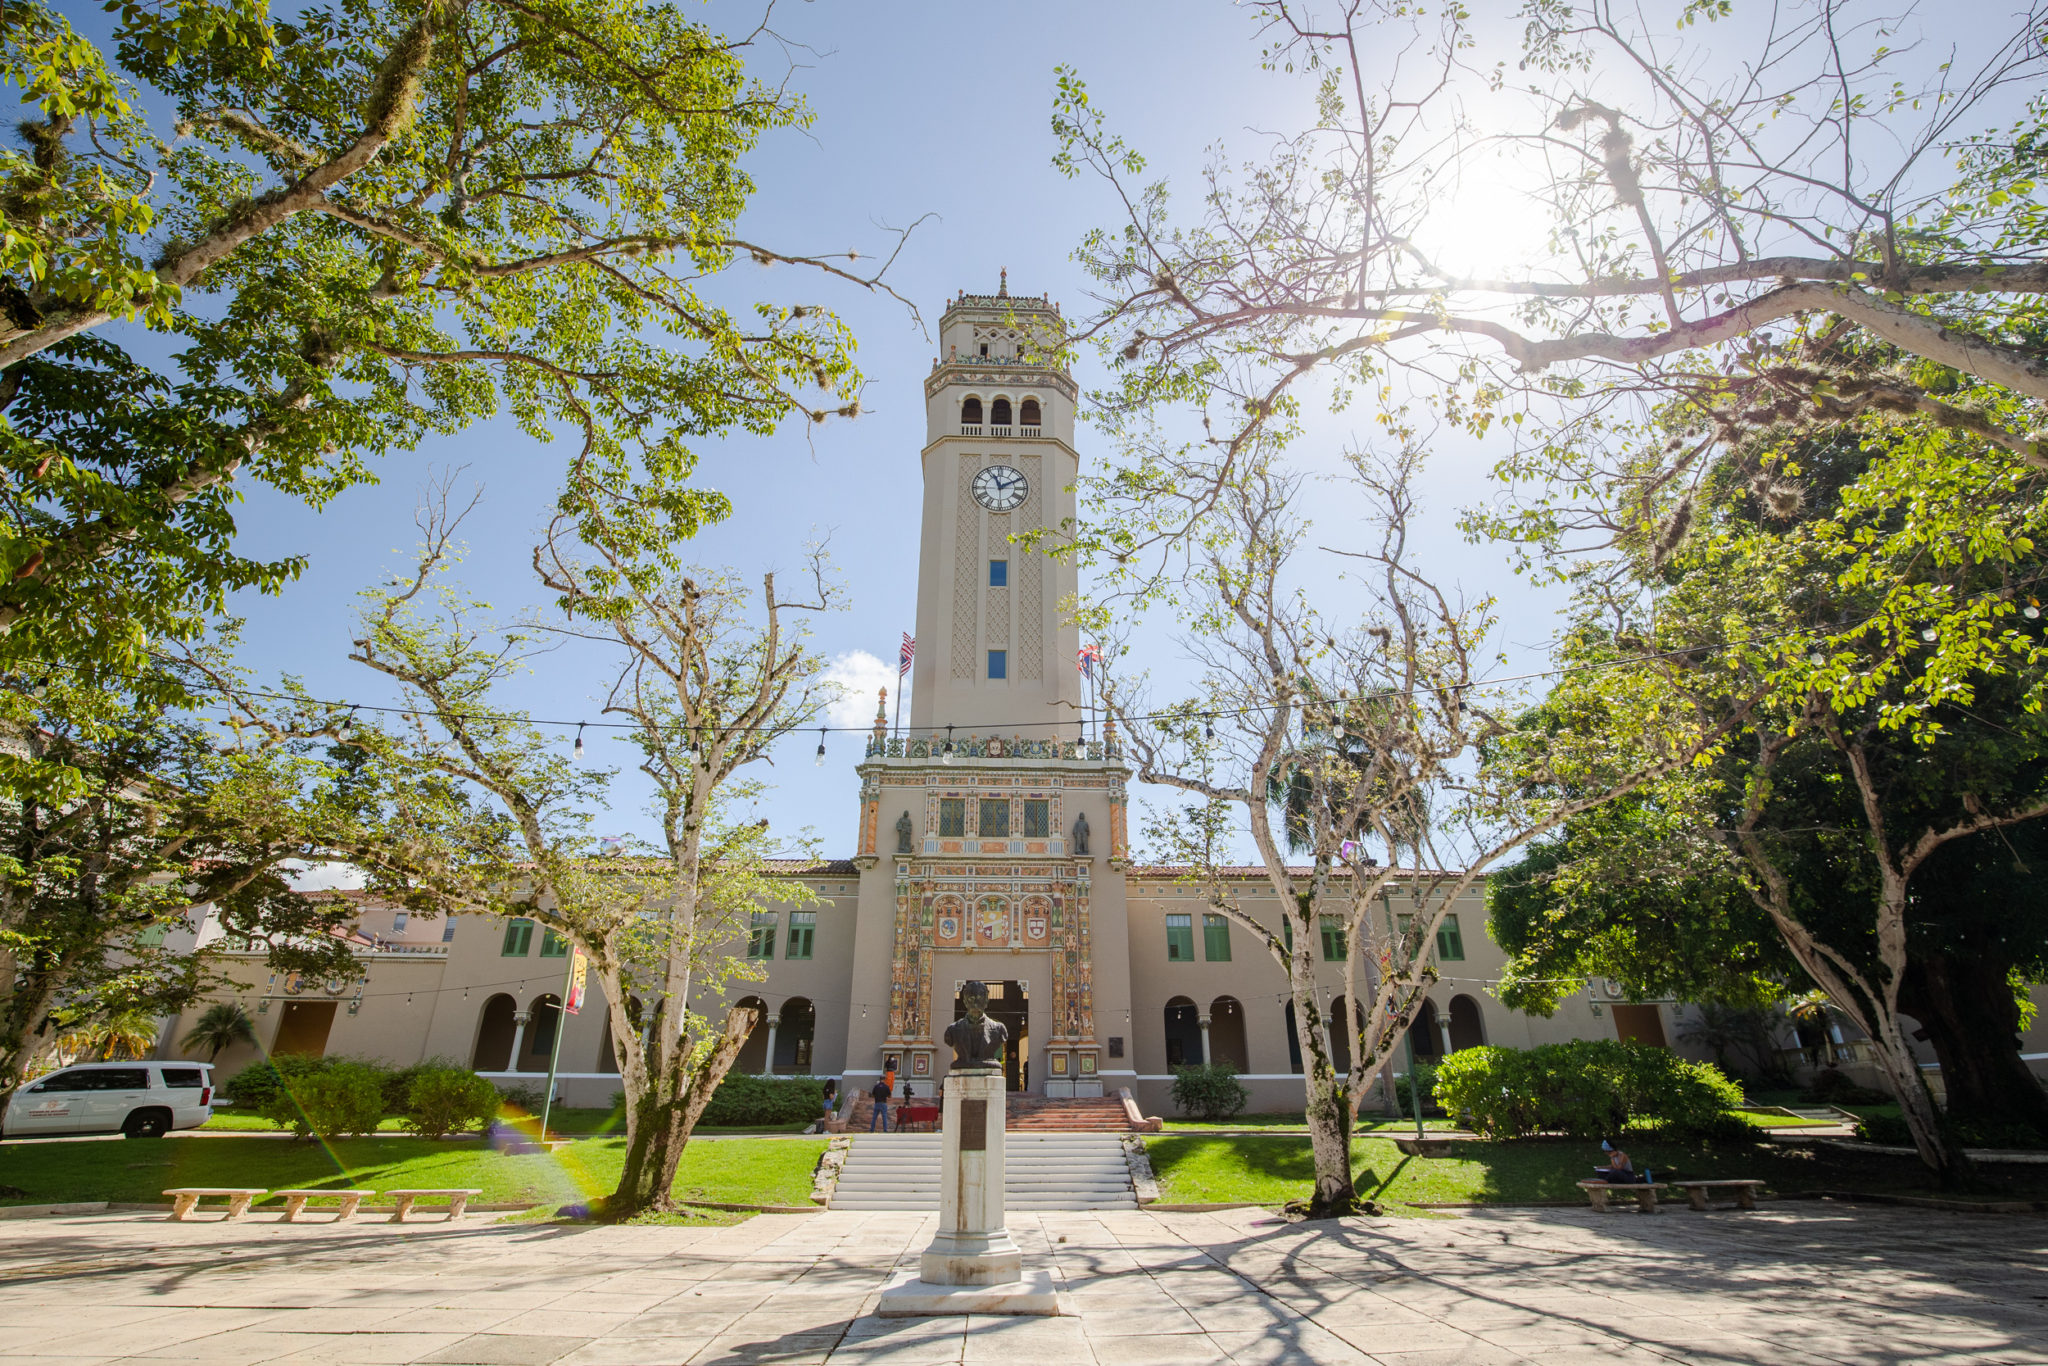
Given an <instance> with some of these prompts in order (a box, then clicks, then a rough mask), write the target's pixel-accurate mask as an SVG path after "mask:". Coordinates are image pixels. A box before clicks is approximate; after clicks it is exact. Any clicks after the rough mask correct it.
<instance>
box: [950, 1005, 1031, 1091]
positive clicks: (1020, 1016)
mask: <svg viewBox="0 0 2048 1366" xmlns="http://www.w3.org/2000/svg"><path fill="white" fill-rule="evenodd" d="M987 986H988V1017H989V1018H990V1019H991V1020H999V1021H1001V1022H1002V1024H1003V1025H1004V1027H1005V1028H1007V1029H1008V1030H1009V1031H1010V1042H1009V1045H1008V1046H1007V1047H1005V1048H1004V1049H1003V1083H1004V1089H1005V1090H1009V1091H1028V1090H1030V1089H1031V1033H1030V1022H1031V1012H1030V1010H1029V1009H1028V1006H1029V1002H1028V1001H1027V1000H1026V999H1025V992H1024V984H1023V983H1022V982H989V983H987ZM953 1018H954V1019H956V1020H964V1019H966V1018H967V1003H966V1002H964V1001H962V1000H961V999H960V993H959V992H957V991H956V992H954V993H953Z"/></svg>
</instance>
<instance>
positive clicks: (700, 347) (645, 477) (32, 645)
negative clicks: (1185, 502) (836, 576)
mask: <svg viewBox="0 0 2048 1366" xmlns="http://www.w3.org/2000/svg"><path fill="white" fill-rule="evenodd" d="M112 9H113V12H114V14H115V16H116V18H115V23H114V33H113V39H112V44H111V55H110V53H109V52H104V51H102V50H101V49H100V48H99V47H98V46H96V45H95V44H94V43H92V42H90V41H88V40H87V39H85V38H84V37H82V36H81V35H79V34H78V33H77V32H76V31H74V30H73V29H72V27H71V25H70V24H69V22H68V21H67V20H66V19H65V17H64V16H63V15H62V14H60V13H58V12H56V11H54V10H52V9H50V8H49V7H48V6H47V5H45V4H42V3H38V0H27V2H26V3H22V4H10V5H8V6H7V7H6V9H5V11H4V13H0V75H4V77H5V78H6V80H7V82H8V83H9V84H12V85H17V86H19V87H20V88H21V89H22V90H23V91H24V92H26V98H27V100H28V102H29V103H31V104H32V105H33V106H34V108H33V110H32V111H31V114H30V117H29V119H28V121H27V122H25V123H23V124H22V125H21V126H20V130H19V136H20V139H21V145H20V147H19V149H7V150H5V151H4V152H0V215H4V220H5V227H6V231H5V233H4V234H0V417H4V419H5V421H4V423H0V468H4V472H5V473H6V475H7V478H6V479H4V480H0V522H4V526H5V531H6V538H7V539H6V544H5V545H4V548H0V571H4V576H5V580H6V586H5V587H4V589H0V666H6V667H22V666H25V665H26V664H30V663H32V664H34V665H35V666H37V667H48V666H49V665H51V664H53V663H58V662H63V663H67V664H72V665H77V666H91V667H95V668H107V669H111V670H114V671H116V672H125V673H127V674H129V675H136V676H140V675H144V674H146V673H147V668H146V661H147V654H148V650H149V649H150V648H151V643H150V642H151V640H152V638H154V639H157V640H159V641H160V640H161V639H162V638H163V637H164V636H172V637H176V638H190V637H191V636H193V635H194V634H195V633H196V632H197V631H198V630H199V629H200V622H201V620H202V618H203V617H204V616H205V615H206V613H207V612H208V611H209V610H217V609H218V604H219V598H220V596H221V594H223V593H225V592H227V591H230V590H232V589H235V588H239V587H244V586H250V585H255V586H261V587H263V588H266V589H271V590H274V589H275V588H276V587H277V586H278V585H279V584H280V583H281V582H282V581H283V580H285V579H287V578H289V577H290V576H291V574H293V573H294V572H296V569H297V566H298V561H297V560H295V559H291V558H287V559H284V560H280V561H278V562H275V563H271V564H253V563H250V562H247V561H242V560H237V559H234V558H233V557H232V556H227V555H224V553H223V552H224V550H225V548H226V546H227V545H228V544H229V543H230V542H231V540H232V534H233V530H234V518H233V504H234V502H235V500H236V498H237V497H238V496H239V492H238V489H239V486H240V485H242V484H246V482H247V481H248V480H250V479H254V480H257V481H259V482H262V483H265V484H268V485H270V486H272V487H275V488H277V489H279V490H280V491H282V492H284V493H286V494H289V495H291V496H294V497H298V498H303V499H305V500H306V501H308V502H310V503H312V504H314V505H315V506H318V505H320V504H321V503H323V502H325V501H326V500H327V499H329V498H331V497H333V496H335V495H336V494H337V493H339V492H341V491H342V490H344V489H346V488H347V487H349V486H350V485H352V484H355V483H359V482H362V481H363V480H365V479H368V478H371V477H372V474H371V465H370V461H371V460H372V459H374V458H375V457H377V456H379V455H382V454H387V453H390V452H393V451H402V450H407V449H411V448H413V447H415V446H417V445H418V444H420V443H421V442H422V441H424V440H426V439H428V438H430V437H431V436H433V435H435V434H445V433H448V432H452V431H455V430H458V429H460V428H462V427H465V426H467V425H468V424H470V423H472V422H475V421H477V420H479V419H480V418H483V417H486V416H488V415H490V414H492V413H494V412H497V411H499V410H501V409H502V410H504V411H508V412H509V413H510V414H511V415H512V416H513V417H515V418H516V419H517V420H518V421H519V423H520V424H521V426H522V428H523V429H524V430H525V431H526V432H528V433H529V434H530V435H532V436H533V437H534V438H535V439H537V440H552V439H553V438H554V437H555V436H556V435H557V434H558V433H559V432H562V431H567V432H569V433H570V434H572V440H573V443H574V446H575V447H576V449H577V450H578V451H579V453H580V457H581V458H582V459H583V460H584V461H586V462H587V463H589V464H591V465H593V466H597V467H601V468H602V469H604V470H605V471H607V472H608V473H609V475H610V476H611V477H613V478H614V479H615V480H617V481H620V482H630V481H631V479H633V478H635V477H637V478H639V479H640V480H642V482H643V483H644V485H645V488H646V490H647V491H648V499H647V501H648V506H649V508H650V511H651V513H652V514H654V515H658V516H659V517H661V518H663V519H665V520H666V521H668V522H669V524H670V529H671V534H676V535H687V534H689V532H690V531H692V530H693V529H694V528H695V527H696V526H697V525H699V524H700V523H702V522H703V521H706V520H712V519H716V518H717V517H720V516H722V515H724V512H725V510H726V505H725V502H724V500H723V498H722V497H721V496H720V495H718V494H716V493H714V492H711V491H709V490H702V489H692V488H689V487H688V486H687V484H686V482H685V481H686V477H687V475H688V474H689V472H690V469H691V466H692V464H693V463H694V458H695V457H694V455H693V452H692V449H691V443H692V442H693V441H695V440H696V439H697V438H699V437H702V436H704V435H707V434H715V433H719V432H724V431H727V430H731V429H733V428H739V429H743V430H747V431H753V432H765V431H767V430H769V429H771V428H772V427H774V426H775V425H776V424H777V423H778V422H779V421H780V420H781V419H782V418H783V417H784V416H786V415H790V414H795V415H798V416H800V417H802V418H803V419H805V420H807V421H814V422H822V421H825V420H827V419H828V418H830V417H833V416H843V417H850V416H852V415H854V414H855V413H857V412H858V409H859V397H858V394H859V388H860V379H859V376H858V374H857V372H856V371H855V370H854V368H853V365H852V360H851V338H850V336H849V335H848V333H847V331H846V329H845V327H844V326H843V325H842V324H841V323H840V322H839V321H838V320H837V319H836V318H835V317H834V316H833V315H832V314H831V313H830V312H829V311H827V310H825V309H823V308H821V307H819V306H818V305H817V304H815V303H812V302H808V301H802V300H793V301H789V302H784V303H775V304H769V303H763V304H760V305H758V306H756V307H755V308H754V309H753V310H752V316H747V315H745V314H735V313H734V312H732V311H730V310H729V309H728V308H726V307H725V306H723V305H721V304H719V303H717V302H714V301H713V300H712V299H710V298H708V297H707V296H706V294H705V292H704V291H703V288H702V282H703V280H704V278H705V277H707V276H711V275H715V274H718V273H720V272H722V271H724V270H725V269H726V268H727V267H728V266H729V265H731V264H732V263H733V262H734V261H736V260H739V259H742V258H751V259H752V260H754V261H756V262H759V263H761V264H763V265H768V264H773V263H790V264H795V265H798V266H801V267H804V268H805V269H806V271H807V272H808V274H809V276H810V277H812V278H815V277H817V276H821V275H822V276H825V277H830V278H832V279H835V280H837V281H839V282H842V283H844V284H846V285H848V286H851V287H854V288H863V289H884V290H885V289H886V286H885V285H884V284H883V283H882V272H883V270H886V266H887V263H886V261H885V262H883V263H882V266H881V268H879V269H877V270H874V271H872V272H870V271H868V270H867V268H866V267H865V266H863V265H860V264H858V263H857V262H856V260H855V258H856V256H857V255H858V253H855V252H847V253H844V254H843V255H840V254H833V255H830V256H802V255H796V254H792V253H788V252H784V251H780V250H778V249H776V248H775V247H773V246H771V245H767V244H763V243H759V242H755V241H751V240H748V239H746V238H744V237H742V236H740V235H739V234H738V232H737V230H736V226H735V225H736V223H737V220H738V218H739V216H740V214H741V213H742V211H743V209H744V207H745V204H746V201H747V198H748V196H749V194H750V193H751V191H752V189H753V182H752V180H751V179H750V177H749V176H748V175H747V173H746V172H745V171H744V170H743V169H742V166H741V163H742V162H743V160H744V159H745V157H746V156H747V155H748V154H749V153H750V152H751V151H752V149H753V148H754V147H755V146H756V145H757V144H758V142H759V141H760V140H761V139H762V138H763V137H764V136H767V135H769V134H770V133H772V132H774V131H776V130H780V129H786V128H792V127H801V126H803V125H804V124H806V123H807V122H808V121H809V119H810V114H809V112H808V110H807V109H806V108H805V107H804V105H803V103H802V101H801V100H800V99H799V98H797V97H795V96H793V95H792V94H790V93H789V91H788V89H787V87H786V84H777V83H775V82H774V81H772V80H771V81H765V82H764V81H763V80H761V79H759V78H758V77H756V76H754V75H750V74H749V72H748V71H747V69H746V67H745V65H744V61H745V59H746V57H747V56H748V55H749V54H750V52H751V51H752V49H753V48H754V47H755V46H757V45H758V44H759V43H761V42H762V41H763V40H765V39H767V38H770V37H772V35H771V34H770V33H769V32H768V31H767V30H766V29H765V28H763V29H757V30H756V31H755V32H754V33H752V34H749V35H745V36H742V37H740V38H738V39H735V40H727V39H725V38H722V37H720V36H719V35H717V34H715V33H713V32H711V31H710V30H709V29H707V28H706V27H705V26H704V25H702V24H700V23H697V22H694V21H692V20H691V19H690V18H688V17H687V16H685V15H684V14H683V12H681V11H680V10H679V9H677V8H676V7H674V6H672V5H668V4H663V3H655V2H651V0H628V3H625V4H622V5H611V4H606V3H602V2H601V0H562V2H561V3H553V4H549V5H547V6H543V7H539V8H536V7H534V6H531V5H526V4H523V3H518V0H333V3H323V4H315V5H312V6H309V7H304V8H298V9H295V10H294V11H293V13H292V14H291V16H290V18H289V19H283V18H280V19H276V20H273V19H272V18H270V17H269V16H268V15H267V13H266V10H265V7H264V6H262V5H260V4H257V3H253V0H175V2H174V3H171V4H167V5H157V4H142V3H133V2H131V0H121V2H120V3H117V4H115V5H114V6H112ZM159 95H160V96H161V97H162V98H163V99H164V100H166V101H167V102H168V104H167V106H166V107H162V108H156V109H150V108H147V107H145V105H144V100H145V99H146V98H156V97H157V96H159ZM173 124H175V125H176V128H177V132H178V138H177V141H176V142H175V143H167V142H165V141H163V140H162V139H161V138H160V136H159V134H158V131H157V130H158V129H165V128H169V127H170V126H172V125H173ZM897 246H898V248H899V249H900V246H901V238H900V237H899V239H898V243H897ZM124 322H139V323H140V324H142V325H143V326H145V327H147V328H148V329H150V330H152V331H155V332H157V333H160V334H163V336H164V337H165V339H166V340H168V341H169V342H171V343H172V344H171V345H168V346H158V345H154V344H153V345H151V346H150V347H149V350H150V351H151V352H157V351H159V350H161V351H164V352H168V353H171V356H172V358H171V359H170V360H168V361H165V362H162V363H155V362H148V363H146V362H144V361H143V360H141V359H140V358H139V356H140V349H139V348H137V349H133V350H131V349H128V348H126V347H125V346H124V345H123V344H121V343H118V342H116V341H115V340H112V339H111V337H112V334H111V333H110V331H109V328H110V325H111V324H120V323H124Z"/></svg>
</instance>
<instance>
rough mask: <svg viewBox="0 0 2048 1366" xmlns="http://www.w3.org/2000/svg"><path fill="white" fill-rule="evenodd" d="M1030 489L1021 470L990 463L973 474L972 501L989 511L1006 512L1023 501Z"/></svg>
mask: <svg viewBox="0 0 2048 1366" xmlns="http://www.w3.org/2000/svg"><path fill="white" fill-rule="evenodd" d="M1030 491H1031V485H1030V484H1029V483H1027V482H1026V481H1025V478H1024V473H1023V471H1021V470H1014V469H1011V468H1010V467H1009V466H1008V465H990V466H989V467H988V468H987V469H985V470H983V471H982V472H981V473H980V474H977V475H975V476H974V501H975V502H977V503H979V504H981V505H982V506H983V507H985V508H987V509H988V510H989V511H990V512H1008V511H1009V510H1010V509H1012V508H1014V507H1019V506H1021V505H1022V504H1023V502H1024V495H1026V494H1027V493H1029V492H1030Z"/></svg>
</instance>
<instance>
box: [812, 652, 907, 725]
mask: <svg viewBox="0 0 2048 1366" xmlns="http://www.w3.org/2000/svg"><path fill="white" fill-rule="evenodd" d="M825 677H826V678H827V679H828V680H830V681H831V682H834V683H837V684H839V685H840V687H841V689H842V692H841V694H840V697H839V700H838V701H837V702H834V703H833V704H832V707H831V710H830V711H828V712H827V713H826V723H827V724H828V725H832V726H850V727H853V728H855V729H859V730H866V729H867V728H868V727H869V726H871V725H873V724H874V720H875V690H876V689H877V688H887V689H888V690H889V716H890V718H891V719H892V720H893V719H894V718H895V715H896V666H895V665H894V664H885V663H883V662H882V661H881V660H879V659H877V658H875V657H874V656H873V655H871V654H869V653H868V652H867V651H866V650H849V651H847V652H846V653H845V654H843V655H840V656H839V657H838V658H837V659H834V660H833V661H832V667H831V668H829V669H827V670H826V671H825ZM903 682H904V684H905V688H906V691H907V690H908V685H909V683H910V680H909V679H908V678H905V679H904V680H903ZM906 701H907V699H906Z"/></svg>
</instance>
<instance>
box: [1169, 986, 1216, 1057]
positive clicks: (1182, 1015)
mask: <svg viewBox="0 0 2048 1366" xmlns="http://www.w3.org/2000/svg"><path fill="white" fill-rule="evenodd" d="M1206 1061H1207V1059H1206V1058H1204V1057H1203V1056H1202V1013H1201V1011H1199V1010H1198V1009H1196V1008H1195V1003H1194V1002H1193V1001H1190V1000H1189V999H1188V998H1187V997H1185V996H1176V997H1174V998H1173V999H1172V1000H1170V1001H1168V1002H1167V1003H1166V1065H1167V1066H1168V1067H1187V1066H1191V1065H1193V1064H1195V1063H1199V1062H1206Z"/></svg>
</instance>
